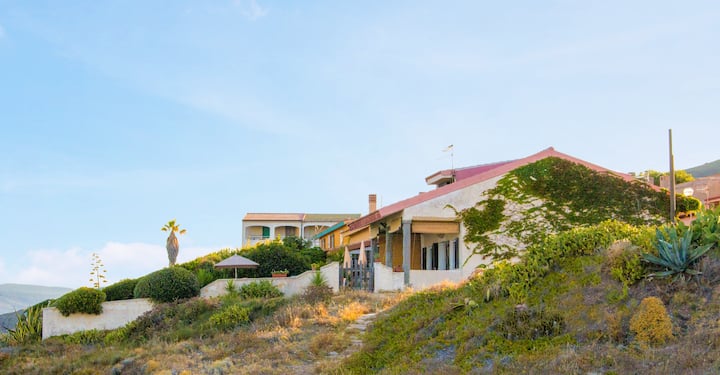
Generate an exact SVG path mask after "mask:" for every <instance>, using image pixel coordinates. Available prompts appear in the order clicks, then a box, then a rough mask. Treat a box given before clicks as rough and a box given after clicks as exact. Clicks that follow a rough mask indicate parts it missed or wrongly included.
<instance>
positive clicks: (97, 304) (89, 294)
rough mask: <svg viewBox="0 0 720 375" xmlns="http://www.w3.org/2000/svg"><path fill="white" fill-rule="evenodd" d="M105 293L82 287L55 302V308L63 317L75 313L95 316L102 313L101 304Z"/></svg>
mask: <svg viewBox="0 0 720 375" xmlns="http://www.w3.org/2000/svg"><path fill="white" fill-rule="evenodd" d="M104 301H105V293H104V292H103V291H101V290H98V289H93V288H88V287H82V288H78V289H76V290H73V291H72V292H70V293H67V294H65V295H63V296H62V297H60V298H58V299H57V300H56V301H55V307H57V309H58V310H60V313H61V314H62V315H63V316H68V315H70V314H75V313H85V314H95V315H99V314H101V313H102V303H103V302H104Z"/></svg>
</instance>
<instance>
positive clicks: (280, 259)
mask: <svg viewBox="0 0 720 375" xmlns="http://www.w3.org/2000/svg"><path fill="white" fill-rule="evenodd" d="M240 255H242V256H244V257H246V258H248V259H252V260H253V261H255V262H257V263H258V264H260V265H259V266H258V267H257V268H255V269H248V270H238V277H240V275H241V274H242V276H246V277H270V276H271V272H272V271H273V270H288V271H290V275H299V274H301V273H303V272H305V271H307V270H309V269H310V263H313V262H311V261H310V260H309V259H308V258H307V257H305V256H303V255H302V254H301V251H298V250H296V249H295V248H293V247H291V246H287V245H285V244H284V243H283V242H282V241H272V242H269V243H260V244H258V245H256V246H255V247H253V248H250V249H247V250H244V251H243V252H242V253H241V254H240Z"/></svg>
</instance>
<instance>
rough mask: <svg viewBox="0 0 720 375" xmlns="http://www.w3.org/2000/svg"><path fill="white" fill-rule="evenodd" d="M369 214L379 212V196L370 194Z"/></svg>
mask: <svg viewBox="0 0 720 375" xmlns="http://www.w3.org/2000/svg"><path fill="white" fill-rule="evenodd" d="M368 210H369V211H368V213H369V214H371V213H373V212H375V211H377V195H375V194H370V195H368Z"/></svg>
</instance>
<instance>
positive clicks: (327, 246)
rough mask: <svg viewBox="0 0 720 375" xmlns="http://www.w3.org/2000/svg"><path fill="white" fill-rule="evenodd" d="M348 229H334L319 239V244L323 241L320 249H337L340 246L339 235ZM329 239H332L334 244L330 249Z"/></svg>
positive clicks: (345, 226) (346, 227)
mask: <svg viewBox="0 0 720 375" xmlns="http://www.w3.org/2000/svg"><path fill="white" fill-rule="evenodd" d="M347 229H348V226H347V225H343V226H342V227H340V228H338V229H335V230H334V231H332V232H330V233H328V234H326V235H324V236H322V237H320V243H321V244H322V242H323V240H325V241H324V242H325V243H324V245H322V246H321V248H322V249H323V250H325V251H332V250H335V249H338V248H340V247H341V246H342V244H341V243H340V233H341V232H343V231H346V230H347ZM330 237H333V238H334V240H335V244H334V246H333V247H330Z"/></svg>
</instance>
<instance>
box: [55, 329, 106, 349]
mask: <svg viewBox="0 0 720 375" xmlns="http://www.w3.org/2000/svg"><path fill="white" fill-rule="evenodd" d="M104 339H105V332H103V331H98V330H96V329H90V330H87V331H78V332H75V333H71V334H69V335H65V336H63V337H62V340H63V341H64V342H66V343H68V344H79V345H89V344H95V343H98V342H103V341H104Z"/></svg>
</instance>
